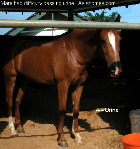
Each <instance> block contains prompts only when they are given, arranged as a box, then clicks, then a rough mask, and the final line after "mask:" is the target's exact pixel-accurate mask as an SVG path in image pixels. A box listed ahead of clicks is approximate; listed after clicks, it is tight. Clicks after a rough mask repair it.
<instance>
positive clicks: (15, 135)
mask: <svg viewBox="0 0 140 149" xmlns="http://www.w3.org/2000/svg"><path fill="white" fill-rule="evenodd" d="M10 137H11V138H16V137H18V135H17V134H13V135H10Z"/></svg>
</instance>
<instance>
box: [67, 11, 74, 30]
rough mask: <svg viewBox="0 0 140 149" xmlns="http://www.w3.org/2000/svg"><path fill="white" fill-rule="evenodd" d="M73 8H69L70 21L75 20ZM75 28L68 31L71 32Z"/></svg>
mask: <svg viewBox="0 0 140 149" xmlns="http://www.w3.org/2000/svg"><path fill="white" fill-rule="evenodd" d="M73 18H74V17H73V10H72V9H70V10H68V21H73ZM72 30H73V29H68V32H71V31H72Z"/></svg>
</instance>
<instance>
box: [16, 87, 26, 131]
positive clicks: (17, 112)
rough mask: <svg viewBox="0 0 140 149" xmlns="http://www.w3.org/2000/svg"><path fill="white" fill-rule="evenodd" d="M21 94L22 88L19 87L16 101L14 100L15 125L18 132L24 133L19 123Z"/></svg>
mask: <svg viewBox="0 0 140 149" xmlns="http://www.w3.org/2000/svg"><path fill="white" fill-rule="evenodd" d="M22 96H23V90H22V88H19V90H18V93H17V97H16V101H15V125H16V127H17V131H18V133H24V129H23V127H22V125H21V120H20V111H19V107H20V103H21V100H22Z"/></svg>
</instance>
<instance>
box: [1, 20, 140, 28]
mask: <svg viewBox="0 0 140 149" xmlns="http://www.w3.org/2000/svg"><path fill="white" fill-rule="evenodd" d="M0 28H68V29H79V28H81V29H82V28H85V29H89V28H97V29H119V30H123V29H127V30H130V29H132V30H140V23H122V22H92V21H52V20H5V19H4V20H0Z"/></svg>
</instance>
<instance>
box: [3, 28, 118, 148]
mask: <svg viewBox="0 0 140 149" xmlns="http://www.w3.org/2000/svg"><path fill="white" fill-rule="evenodd" d="M120 39H121V37H120V35H119V32H118V31H117V30H111V29H110V30H106V29H103V30H98V29H75V30H73V31H72V32H70V33H68V34H64V35H63V36H61V37H60V38H58V39H56V40H54V41H51V42H48V43H39V44H37V43H36V44H32V43H30V45H29V42H30V41H29V42H27V41H26V42H25V41H18V42H17V43H16V44H15V45H14V47H13V46H11V47H9V48H10V50H9V55H10V57H9V56H7V57H8V60H7V61H6V64H5V65H4V67H3V74H4V78H5V84H6V98H7V102H8V110H9V112H8V115H9V128H10V131H11V136H16V135H17V132H16V130H15V127H14V123H13V120H12V107H13V100H12V96H13V90H14V85H15V81H16V78H17V74H18V73H20V74H22V75H24V76H25V77H26V78H28V79H29V80H32V81H34V82H36V83H41V84H57V88H58V100H59V124H58V129H57V133H58V144H59V145H60V146H63V147H65V146H68V144H67V141H66V139H65V138H64V132H63V126H64V119H65V115H66V102H67V93H68V90H69V87H70V86H72V87H73V92H72V102H73V125H72V133H73V134H74V136H75V141H76V142H77V143H82V138H81V136H80V135H79V133H78V115H79V104H80V97H81V94H82V91H83V85H82V84H83V82H84V81H85V80H86V78H87V71H86V68H87V66H88V64H89V63H90V62H91V60H92V59H93V58H94V56H95V53H96V51H98V50H100V52H102V54H103V55H104V57H105V59H106V61H107V65H108V67H110V69H111V76H118V75H119V74H120V72H121V63H120V57H119V51H120ZM23 93H24V90H23V88H22V87H21V86H20V88H19V90H18V93H17V97H16V103H15V124H16V126H17V131H18V132H19V133H22V132H24V129H23V127H22V125H21V121H20V112H19V106H20V103H21V99H22V96H23Z"/></svg>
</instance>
